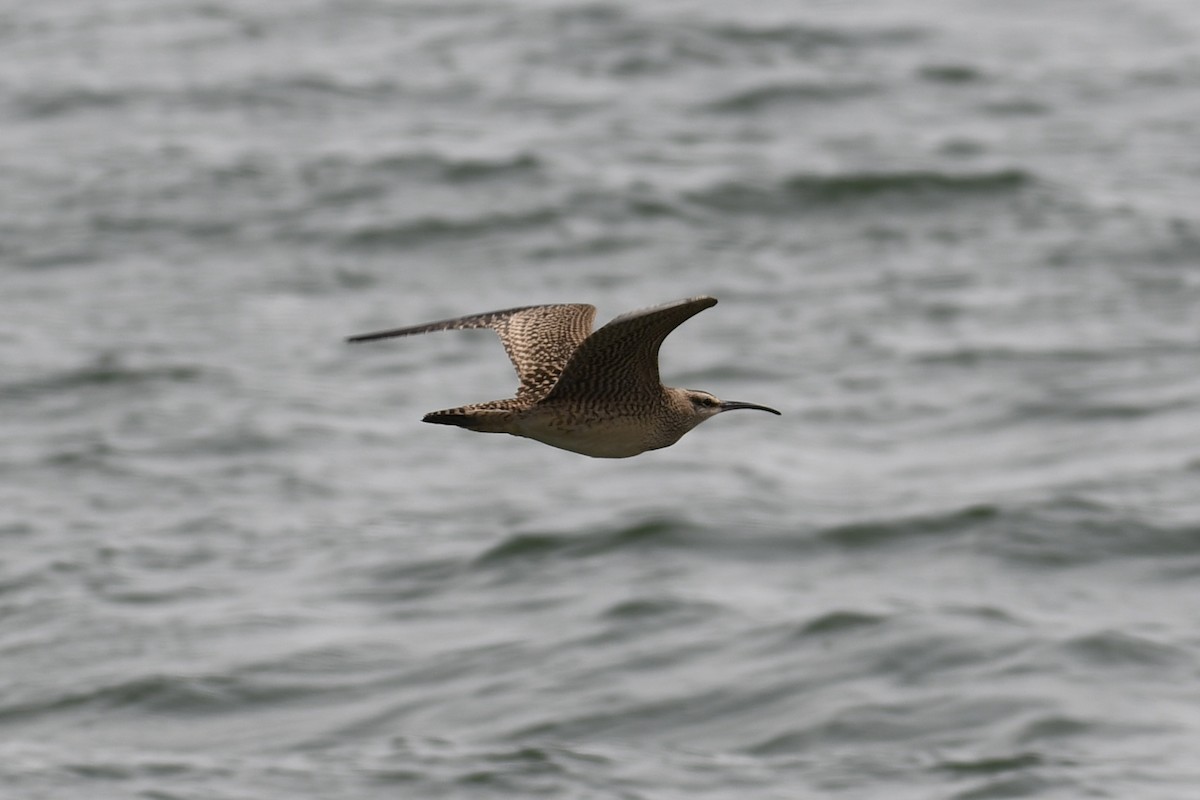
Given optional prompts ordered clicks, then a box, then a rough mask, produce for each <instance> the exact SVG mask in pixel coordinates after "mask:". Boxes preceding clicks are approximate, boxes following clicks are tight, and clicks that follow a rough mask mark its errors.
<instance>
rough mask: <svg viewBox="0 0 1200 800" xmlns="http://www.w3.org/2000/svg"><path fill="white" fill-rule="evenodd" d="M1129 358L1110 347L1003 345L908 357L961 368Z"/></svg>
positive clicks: (965, 348) (1073, 362) (1124, 352)
mask: <svg viewBox="0 0 1200 800" xmlns="http://www.w3.org/2000/svg"><path fill="white" fill-rule="evenodd" d="M1129 355H1132V354H1131V353H1130V352H1129V351H1128V350H1125V351H1120V350H1114V349H1113V348H1111V347H1096V348H1083V347H1056V346H1049V347H1045V348H1044V349H1029V348H1017V347H1005V346H976V347H962V348H955V349H951V350H942V351H938V352H925V353H916V354H913V355H911V356H910V358H911V359H912V360H913V361H915V362H917V363H920V364H948V365H953V366H962V367H980V368H982V367H993V366H998V365H1003V364H1038V363H1044V364H1059V363H1061V364H1064V365H1071V364H1077V363H1079V362H1097V361H1110V360H1115V359H1122V358H1126V357H1128V356H1129Z"/></svg>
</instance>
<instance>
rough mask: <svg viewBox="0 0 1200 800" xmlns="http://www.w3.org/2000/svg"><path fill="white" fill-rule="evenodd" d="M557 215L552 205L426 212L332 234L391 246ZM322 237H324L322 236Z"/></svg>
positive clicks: (541, 222)
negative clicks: (457, 213) (466, 213)
mask: <svg viewBox="0 0 1200 800" xmlns="http://www.w3.org/2000/svg"><path fill="white" fill-rule="evenodd" d="M560 216H561V213H560V212H559V211H558V210H557V209H554V208H531V209H529V210H528V211H515V212H493V213H487V214H480V215H477V216H473V217H463V218H458V219H455V218H452V217H440V216H429V217H421V218H418V219H412V220H407V221H400V222H396V223H394V224H368V225H361V226H358V227H356V228H354V229H352V230H350V231H348V232H345V233H342V234H341V235H337V234H334V235H335V236H336V238H337V239H338V241H339V244H341V245H343V246H345V247H351V248H358V249H364V250H366V249H375V248H391V247H399V246H412V245H418V244H425V243H428V242H431V241H439V240H443V239H457V238H461V237H464V236H481V235H485V234H489V233H510V232H512V231H514V230H522V229H527V228H539V227H543V226H546V225H550V224H553V223H554V222H556V221H557V220H558V219H559V218H560ZM318 235H320V234H318ZM322 238H324V237H323V236H322Z"/></svg>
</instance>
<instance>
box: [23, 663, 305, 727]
mask: <svg viewBox="0 0 1200 800" xmlns="http://www.w3.org/2000/svg"><path fill="white" fill-rule="evenodd" d="M318 688H319V687H316V686H313V685H309V684H299V683H296V684H291V685H286V684H274V685H268V684H266V683H258V684H250V683H247V682H245V681H243V680H241V679H239V678H236V677H232V676H208V677H194V676H185V675H165V674H162V675H147V676H143V677H137V678H131V679H129V680H126V681H122V682H119V683H114V684H110V685H107V686H100V687H96V688H93V689H89V690H84V691H73V692H64V693H59V694H57V695H55V696H53V697H48V698H46V699H45V700H42V701H34V702H24V703H23V702H20V701H17V702H14V703H11V704H6V705H4V706H0V720H3V719H8V720H27V719H31V718H34V717H37V716H41V715H43V714H58V713H62V712H64V711H72V710H82V709H95V710H103V711H106V712H114V711H119V710H123V709H136V710H139V711H141V712H154V713H159V714H180V715H183V716H189V715H194V714H204V713H220V712H226V711H235V710H239V711H240V710H245V709H246V708H248V707H250V706H257V705H264V706H270V705H275V704H279V703H285V702H290V701H293V700H304V699H306V698H309V697H310V696H311V695H312V694H314V693H315V692H316V691H317V690H318Z"/></svg>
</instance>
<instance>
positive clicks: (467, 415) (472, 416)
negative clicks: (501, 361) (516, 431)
mask: <svg viewBox="0 0 1200 800" xmlns="http://www.w3.org/2000/svg"><path fill="white" fill-rule="evenodd" d="M512 420H513V411H512V408H511V401H508V400H495V401H493V402H491V403H476V404H474V405H470V406H460V407H458V408H447V409H445V410H442V411H430V412H429V413H428V414H426V415H425V417H424V419H422V420H421V421H422V422H430V423H432V424H434V425H454V426H457V427H459V428H466V429H467V430H471V431H479V432H481V433H511V432H512Z"/></svg>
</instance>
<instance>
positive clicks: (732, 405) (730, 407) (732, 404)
mask: <svg viewBox="0 0 1200 800" xmlns="http://www.w3.org/2000/svg"><path fill="white" fill-rule="evenodd" d="M739 408H753V409H756V410H758V411H769V412H771V413H772V414H776V415H778V416H782V414H781V413H780V412H778V411H776V410H775V409H773V408H767V407H766V406H760V405H758V404H757V403H739V402H738V401H737V400H725V401H722V403H721V410H722V411H734V410H736V409H739Z"/></svg>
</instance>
